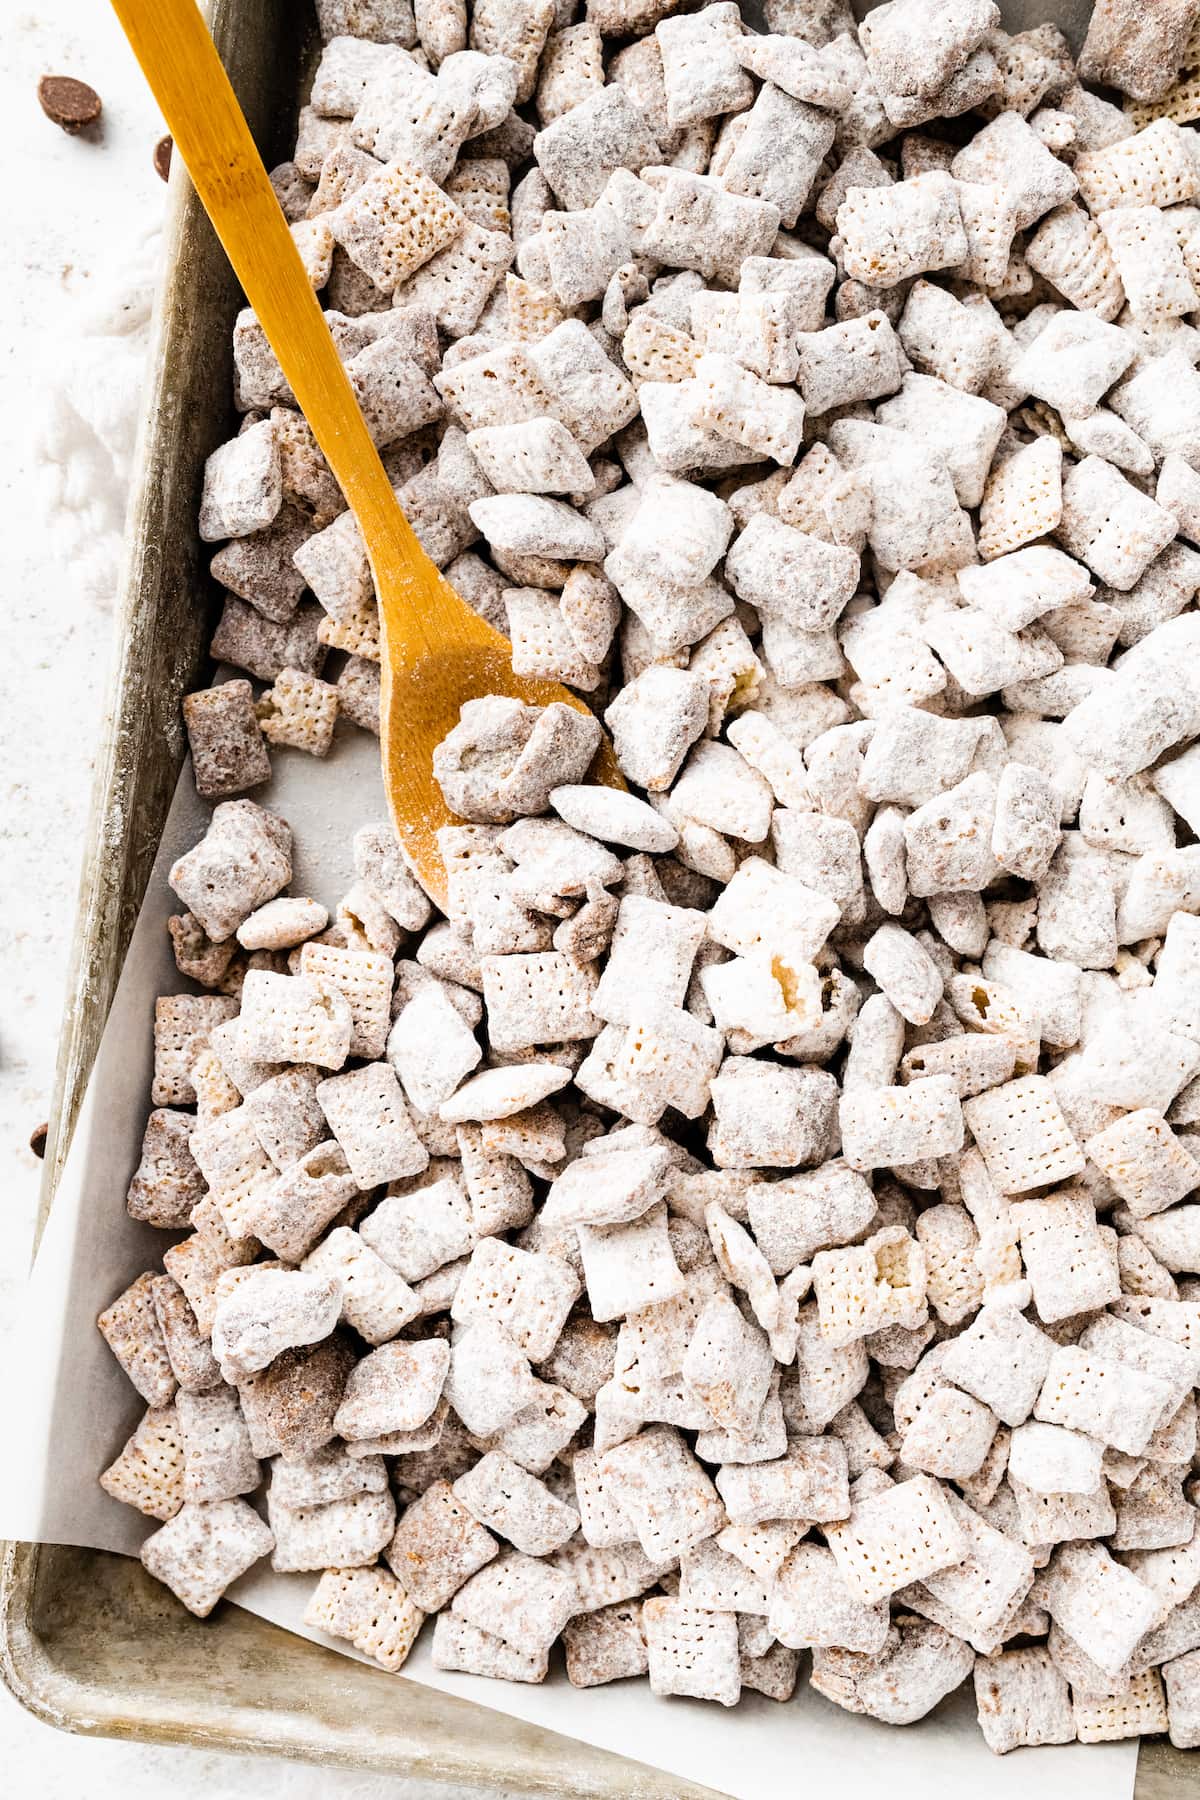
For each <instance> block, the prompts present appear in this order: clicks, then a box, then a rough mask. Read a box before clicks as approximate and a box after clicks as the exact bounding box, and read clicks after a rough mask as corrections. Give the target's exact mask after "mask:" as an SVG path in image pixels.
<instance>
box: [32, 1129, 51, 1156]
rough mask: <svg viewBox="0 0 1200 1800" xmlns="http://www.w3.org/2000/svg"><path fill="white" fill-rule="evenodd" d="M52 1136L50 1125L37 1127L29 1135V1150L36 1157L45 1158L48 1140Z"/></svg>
mask: <svg viewBox="0 0 1200 1800" xmlns="http://www.w3.org/2000/svg"><path fill="white" fill-rule="evenodd" d="M49 1135H50V1127H49V1125H35V1126H34V1128H33V1130H32V1131H31V1132H30V1134H29V1148H30V1149H31V1150H32V1151H33V1154H34V1155H35V1156H45V1154H46V1139H47V1138H48V1137H49Z"/></svg>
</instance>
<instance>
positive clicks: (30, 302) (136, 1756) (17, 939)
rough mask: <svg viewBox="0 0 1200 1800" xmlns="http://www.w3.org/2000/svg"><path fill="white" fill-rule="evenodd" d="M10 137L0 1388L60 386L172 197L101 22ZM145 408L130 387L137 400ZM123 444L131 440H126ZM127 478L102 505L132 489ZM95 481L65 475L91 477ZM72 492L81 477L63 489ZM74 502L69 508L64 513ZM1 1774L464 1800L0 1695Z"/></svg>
mask: <svg viewBox="0 0 1200 1800" xmlns="http://www.w3.org/2000/svg"><path fill="white" fill-rule="evenodd" d="M6 14H7V15H8V16H6V18H5V24H4V52H5V54H4V56H3V58H0V137H2V142H3V158H4V164H5V167H6V168H7V169H8V171H9V178H8V180H7V181H6V182H5V183H4V186H3V191H2V193H0V219H2V222H3V238H4V243H5V247H6V252H7V263H8V269H9V272H10V277H9V280H8V281H7V282H6V284H5V301H4V306H3V311H2V314H0V321H2V322H0V419H3V421H4V430H3V433H2V435H0V515H2V516H3V518H4V520H5V529H4V531H3V533H0V593H2V595H3V601H2V604H3V609H4V640H5V658H6V669H7V675H8V679H7V681H6V684H5V688H6V691H5V694H4V697H3V701H2V703H0V868H2V869H3V871H4V878H3V914H2V917H3V932H4V936H3V945H4V977H5V982H4V988H5V998H4V1004H3V1006H2V1007H0V1156H2V1158H3V1168H4V1170H5V1176H6V1179H5V1184H4V1204H3V1206H2V1207H0V1359H2V1361H0V1367H3V1368H5V1369H7V1370H10V1371H11V1370H12V1369H13V1368H14V1367H15V1366H16V1365H15V1358H14V1357H12V1356H5V1355H4V1351H5V1348H6V1344H7V1339H6V1323H7V1320H8V1318H9V1317H10V1316H11V1302H12V1297H13V1295H14V1293H15V1292H16V1288H17V1286H18V1284H19V1282H20V1280H21V1276H22V1272H23V1270H24V1269H25V1267H26V1266H27V1263H28V1256H29V1246H30V1241H31V1233H32V1228H33V1218H34V1211H35V1207H36V1199H37V1188H38V1181H39V1177H40V1168H41V1165H40V1164H39V1163H38V1162H37V1161H36V1159H35V1158H34V1157H33V1155H32V1154H31V1153H30V1151H29V1148H28V1138H29V1133H30V1131H31V1130H32V1129H33V1127H34V1126H35V1125H37V1124H38V1123H39V1121H41V1120H43V1119H44V1118H45V1117H46V1113H47V1110H48V1107H49V1101H50V1093H51V1087H52V1083H53V1075H54V1058H55V1051H56V1042H57V1036H58V1025H59V1018H60V1013H61V1008H62V997H63V988H64V982H65V979H66V958H67V955H68V953H69V949H70V944H71V937H72V933H73V929H74V918H75V910H76V890H77V887H78V881H79V855H80V849H81V839H82V834H83V831H84V828H85V824H86V820H87V816H88V803H89V793H90V788H91V779H92V767H93V758H94V752H95V746H96V742H97V739H98V735H99V730H100V724H101V718H102V714H103V708H104V697H105V688H106V678H107V667H108V661H109V639H110V635H111V629H110V628H111V614H110V610H109V608H110V606H111V593H112V581H113V578H114V571H113V554H114V547H115V525H116V519H115V516H114V508H113V507H112V506H111V505H110V506H108V507H105V506H103V505H101V506H97V505H95V504H94V503H93V504H92V505H91V506H90V508H89V510H88V511H87V512H86V513H85V514H83V515H82V516H79V515H77V516H76V517H75V518H74V520H72V521H68V522H67V523H65V524H64V522H63V521H62V519H61V517H60V519H59V522H58V523H57V524H56V525H55V527H54V529H53V530H50V529H48V527H47V524H46V517H45V499H46V494H47V492H48V491H49V490H54V491H57V492H58V493H59V494H60V495H61V492H62V482H63V479H64V476H63V471H62V469H61V467H60V468H56V467H54V466H53V465H52V464H51V465H50V466H47V464H46V460H45V443H46V439H47V434H48V433H50V434H51V440H52V442H61V441H63V439H64V435H65V436H66V437H67V438H68V439H69V441H70V443H71V444H72V446H73V449H74V454H75V456H76V457H78V458H80V459H85V460H86V461H87V463H88V464H89V466H91V467H93V468H94V467H95V466H96V464H97V462H98V463H99V465H100V466H101V467H103V466H104V465H105V464H106V463H107V462H108V460H109V449H108V443H109V442H110V441H111V438H112V436H113V430H112V427H113V418H112V416H110V412H109V411H106V405H107V400H106V397H105V396H104V394H103V392H102V391H100V392H99V393H93V392H90V391H89V383H88V380H87V376H86V373H84V374H82V375H81V376H80V377H79V379H78V380H77V383H76V389H77V393H78V396H79V399H80V403H81V409H82V414H83V416H81V417H79V418H75V416H74V415H73V414H72V413H71V412H70V410H69V408H67V409H66V416H65V418H64V402H63V398H62V395H61V392H59V391H57V389H56V384H55V383H54V382H52V381H51V379H50V377H49V374H48V372H49V371H51V370H54V371H55V372H56V374H57V372H59V371H61V369H62V368H63V366H64V364H69V363H70V362H71V360H72V359H73V358H74V359H77V360H78V359H80V358H81V357H82V356H84V355H85V353H86V352H87V349H88V346H87V343H86V340H85V339H84V337H83V333H84V331H85V329H86V327H87V324H88V322H89V319H90V318H91V317H92V316H93V315H94V313H95V309H96V296H97V293H98V291H99V292H107V291H109V290H110V289H111V285H112V281H113V271H114V269H117V270H119V269H120V268H122V267H125V268H130V269H132V268H134V267H135V266H136V264H137V262H138V260H139V258H140V257H141V256H142V255H143V254H144V250H143V242H142V241H143V240H144V239H145V237H146V234H147V233H150V232H152V231H153V229H154V226H155V223H156V221H157V219H158V218H159V216H160V214H161V209H162V204H163V196H164V193H165V189H164V187H163V184H162V182H161V181H160V180H159V178H158V176H157V175H156V173H155V171H154V168H153V165H152V162H151V155H152V152H153V148H154V145H155V143H156V141H157V139H158V138H159V136H160V135H161V133H162V124H161V122H160V120H159V118H158V114H157V109H156V108H155V106H154V103H153V101H152V100H151V99H150V97H149V94H148V93H147V91H146V89H145V86H144V83H143V82H142V79H141V76H140V73H139V71H138V69H137V67H136V65H135V63H134V61H133V58H132V56H131V54H130V52H129V50H128V48H127V46H126V44H125V42H124V39H123V38H122V37H121V34H120V31H119V29H118V27H117V25H116V23H115V21H114V19H113V17H112V15H111V14H110V13H109V11H108V9H107V7H105V6H104V5H103V4H100V3H99V0H36V4H29V5H25V4H20V0H16V3H15V4H14V6H13V9H12V12H11V14H9V13H8V9H6ZM43 74H66V75H77V76H79V77H81V78H82V79H83V80H86V81H89V82H90V83H91V84H92V86H93V87H95V88H96V90H97V91H98V93H99V94H100V96H101V98H102V100H103V102H104V108H105V111H104V122H103V129H102V131H101V133H100V135H99V137H98V138H97V139H96V140H95V141H91V140H88V139H85V138H71V137H68V136H67V135H66V134H65V133H63V132H61V131H60V130H58V128H57V127H56V126H54V125H52V124H51V123H50V122H49V121H48V120H47V119H46V118H45V117H44V116H43V114H42V112H41V110H40V108H39V106H38V103H37V96H36V88H37V82H38V78H39V77H40V76H41V75H43ZM127 385H130V386H133V387H136V380H133V381H132V382H129V383H127ZM117 435H119V433H118V434H117ZM120 460H121V459H120V456H119V455H118V458H117V463H116V467H115V468H114V470H113V471H112V478H111V479H110V480H109V482H108V486H109V487H110V488H111V489H112V490H113V491H114V492H115V491H117V490H118V489H119V487H120V480H119V472H120ZM81 466H82V465H81V463H75V464H73V465H69V467H70V468H71V469H73V470H74V471H75V473H77V472H78V470H79V468H80V467H81ZM66 479H67V480H68V482H71V481H73V480H74V479H75V474H68V476H67V477H66ZM68 498H70V494H69V493H68ZM0 1766H3V1768H4V1786H5V1790H6V1791H7V1792H8V1793H11V1794H13V1795H14V1796H24V1795H31V1794H35V1793H36V1794H37V1795H38V1796H39V1800H60V1797H61V1800H68V1797H69V1800H75V1797H76V1796H77V1795H79V1794H86V1795H87V1796H88V1800H118V1796H119V1800H161V1796H162V1794H163V1793H164V1791H166V1789H167V1788H168V1787H170V1789H171V1790H172V1791H173V1792H174V1793H175V1794H176V1795H178V1796H179V1800H192V1797H193V1796H196V1797H199V1796H201V1795H203V1796H204V1800H241V1797H242V1796H246V1797H247V1800H248V1797H249V1796H251V1795H254V1796H258V1795H260V1794H261V1793H262V1791H263V1789H264V1785H265V1784H269V1786H270V1791H271V1793H272V1794H273V1795H276V1796H278V1797H279V1800H317V1797H318V1796H320V1800H423V1797H425V1796H429V1797H430V1800H433V1797H434V1796H442V1797H443V1800H452V1796H453V1795H454V1794H457V1795H459V1796H460V1797H463V1800H465V1790H462V1789H457V1790H451V1789H447V1788H444V1787H440V1786H438V1787H433V1786H430V1785H429V1784H426V1783H423V1782H417V1783H414V1782H408V1781H401V1780H386V1779H380V1778H374V1777H373V1778H367V1777H361V1778H360V1777H357V1776H355V1775H352V1774H333V1773H330V1772H328V1771H320V1772H318V1771H316V1770H314V1769H311V1768H308V1767H305V1766H304V1765H302V1764H289V1763H278V1762H276V1763H273V1764H272V1765H271V1767H270V1768H269V1769H268V1768H267V1767H266V1766H265V1765H264V1764H263V1763H262V1762H261V1761H258V1760H257V1759H255V1760H243V1759H241V1758H235V1757H226V1756H215V1755H202V1754H200V1753H198V1752H193V1751H184V1750H175V1749H152V1748H148V1747H146V1746H143V1745H137V1744H124V1743H110V1742H106V1741H102V1740H97V1739H86V1738H72V1737H68V1736H66V1735H64V1734H62V1733H59V1732H55V1731H52V1730H51V1729H50V1728H49V1727H47V1726H45V1725H42V1724H39V1723H38V1722H37V1721H36V1720H35V1719H33V1718H32V1717H31V1716H30V1715H29V1714H27V1713H25V1712H23V1711H22V1710H21V1708H20V1707H18V1706H17V1704H16V1703H15V1702H14V1701H13V1700H12V1699H11V1698H10V1697H9V1696H8V1694H7V1692H6V1691H5V1690H4V1689H2V1688H0Z"/></svg>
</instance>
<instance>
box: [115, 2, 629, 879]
mask: <svg viewBox="0 0 1200 1800" xmlns="http://www.w3.org/2000/svg"><path fill="white" fill-rule="evenodd" d="M113 10H114V12H115V13H116V15H117V17H118V19H119V20H120V22H121V25H122V26H123V28H124V31H125V35H126V37H127V38H128V39H129V42H130V44H131V45H132V47H133V52H134V55H135V56H136V57H137V59H138V62H139V63H140V64H141V66H142V70H143V73H144V74H145V76H146V79H147V81H148V82H149V84H150V87H151V89H152V90H153V93H154V97H155V99H156V100H157V101H158V104H159V106H160V107H161V109H162V114H163V117H164V119H165V120H166V122H167V125H168V127H169V129H170V132H171V136H172V138H173V139H174V141H175V148H176V150H177V151H178V152H179V154H180V156H181V157H182V158H183V160H184V162H185V164H186V165H187V170H188V174H189V175H190V176H191V178H192V181H193V183H194V184H195V188H196V192H197V193H198V194H199V196H200V200H201V203H202V204H203V206H204V210H205V211H206V212H207V214H208V216H209V218H210V219H211V221H212V224H213V227H214V229H215V231H216V233H217V236H218V237H219V238H220V240H221V243H222V244H223V245H224V248H225V253H226V255H227V256H228V258H229V260H230V262H231V263H232V265H233V269H234V272H235V274H236V275H237V277H238V280H239V281H240V282H241V284H242V288H243V290H244V291H245V295H246V298H247V300H248V301H249V303H250V305H251V306H252V307H253V308H254V312H255V315H256V317H257V319H258V322H259V324H260V325H261V326H262V328H263V331H264V332H265V333H266V336H267V341H268V342H269V343H270V345H271V348H272V350H274V352H275V354H276V356H277V357H278V358H279V362H280V365H281V367H282V369H283V372H284V374H285V375H286V376H287V379H288V381H289V383H290V384H291V388H292V392H293V393H294V394H295V396H296V399H297V401H298V403H299V405H300V408H301V411H302V412H303V414H304V416H305V418H306V419H307V420H308V423H309V425H310V426H311V427H312V431H313V435H314V436H315V438H316V440H317V442H318V444H319V445H320V446H321V449H322V450H323V452H324V454H325V457H326V459H327V461H328V463H329V466H330V468H331V469H332V470H333V473H334V475H335V476H336V477H337V481H338V484H339V486H340V487H341V490H342V493H343V494H344V495H345V497H346V500H347V502H348V504H349V506H350V507H351V509H352V511H353V513H354V516H355V518H356V519H357V521H358V524H359V528H360V530H361V532H362V535H363V540H364V542H365V544H366V550H367V556H368V558H369V559H370V564H371V573H372V575H373V576H374V578H375V592H376V596H377V598H378V601H379V620H380V626H381V631H382V640H383V641H382V649H383V657H382V685H383V704H382V719H381V727H382V729H381V748H382V753H383V780H384V787H385V789H386V791H387V797H388V803H389V805H390V807H391V813H392V819H393V822H394V824H395V827H396V831H397V833H398V835H399V838H400V841H401V843H402V845H403V846H404V849H405V852H406V854H407V856H408V858H409V860H410V862H411V864H412V866H413V869H414V871H415V873H416V874H417V875H418V877H419V878H420V880H421V883H422V885H423V886H424V887H425V888H426V889H427V890H428V891H429V893H430V894H431V895H432V896H433V897H434V899H435V900H437V901H438V902H439V904H441V905H442V906H443V909H444V904H445V897H446V875H445V869H444V867H443V865H442V859H441V855H440V853H439V851H438V847H437V838H436V832H437V830H438V827H439V826H441V825H445V824H447V823H448V822H450V821H452V820H453V818H454V814H453V813H451V812H450V810H449V808H448V807H447V806H446V803H445V801H444V800H443V799H442V794H441V789H440V788H439V787H438V785H437V783H436V782H435V781H434V779H433V766H432V757H433V751H434V747H435V745H436V744H438V743H439V742H440V740H441V739H442V738H443V737H445V735H446V733H447V732H448V731H449V730H450V729H451V728H452V727H453V726H454V725H455V724H457V722H458V713H459V708H460V707H461V706H462V704H463V702H464V701H465V700H471V699H475V698H477V697H478V696H480V695H482V694H509V695H513V696H515V698H517V699H519V700H524V701H527V702H529V703H530V704H532V705H536V706H546V705H548V704H549V703H550V702H551V701H553V700H560V701H563V702H565V703H566V705H568V706H573V707H575V708H577V709H578V710H579V711H581V712H582V711H586V710H587V708H586V707H585V706H584V703H583V701H582V700H581V699H580V698H579V696H578V695H577V694H573V693H571V692H570V690H569V689H568V688H565V687H562V686H560V685H559V683H558V682H554V681H534V680H529V679H526V678H525V677H523V676H519V675H514V674H513V670H512V647H511V645H510V644H509V642H508V639H507V638H505V637H502V636H501V634H500V633H499V632H498V631H495V630H494V629H493V628H492V626H490V625H488V624H487V623H486V621H485V620H483V619H481V618H480V617H479V615H478V614H477V613H475V612H473V611H472V610H471V608H470V607H469V606H468V605H467V603H466V601H465V600H463V599H462V597H461V595H459V594H457V593H455V591H454V589H453V588H452V587H451V586H450V584H449V582H448V581H446V580H445V578H444V577H443V576H442V575H441V574H440V573H439V571H438V570H437V569H436V568H435V567H434V565H433V563H432V562H430V560H429V558H428V557H427V556H426V554H425V552H424V550H422V548H421V546H420V544H419V543H418V541H417V538H416V536H415V534H414V532H413V529H412V526H411V525H410V524H409V522H408V520H407V519H406V518H405V516H404V514H403V512H402V511H401V510H400V506H399V504H398V502H397V500H396V496H395V494H394V493H393V491H392V487H391V484H390V482H389V481H388V478H387V475H386V473H385V471H384V467H383V464H382V463H381V462H380V460H379V452H378V451H377V450H376V448H375V446H374V444H373V443H372V442H371V438H370V434H369V433H368V431H367V427H366V424H365V422H364V420H363V416H362V413H361V412H360V411H359V408H358V402H357V400H356V399H355V397H354V393H353V390H352V388H351V386H350V383H349V381H348V379H347V377H346V372H345V370H344V369H343V367H342V364H341V361H340V360H339V358H338V354H337V350H336V348H335V347H334V342H333V339H332V338H331V337H330V335H329V328H328V326H327V325H326V323H325V318H324V315H323V314H322V312H321V308H320V305H319V304H318V302H317V297H316V295H315V294H314V292H313V290H312V287H311V286H310V285H309V281H308V277H307V275H306V274H305V272H304V265H303V264H302V263H301V261H300V256H299V252H298V251H297V249H296V246H295V243H294V242H293V240H292V235H291V232H290V231H289V230H288V226H287V221H286V220H285V219H284V216H283V213H282V211H281V210H280V206H279V202H278V200H277V199H276V197H275V191H274V189H273V188H272V186H271V183H270V181H269V180H268V177H267V172H266V170H265V168H264V167H263V164H262V159H261V157H260V156H259V154H258V151H257V149H256V148H255V144H254V139H253V138H252V137H251V135H250V129H249V127H248V125H247V124H246V121H245V118H244V117H243V115H242V110H241V107H240V106H239V105H238V102H237V96H236V95H235V94H234V91H233V89H232V87H231V86H230V84H229V78H228V76H227V75H226V73H225V70H224V69H223V68H222V66H221V60H220V58H219V57H218V55H217V52H216V48H215V46H214V44H213V41H212V38H211V37H210V36H209V34H208V30H207V28H206V26H205V24H204V20H203V18H202V16H201V13H200V10H199V7H198V6H197V4H196V0H113ZM594 773H595V775H596V777H597V779H598V780H601V781H604V782H606V783H607V784H608V785H610V786H614V787H623V786H624V782H623V781H622V780H621V776H620V772H619V771H618V769H617V765H616V759H615V758H614V756H613V753H612V746H611V744H609V742H608V740H607V739H605V740H604V742H603V744H602V746H601V749H600V751H599V752H598V754H597V757H596V764H595V768H594Z"/></svg>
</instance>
